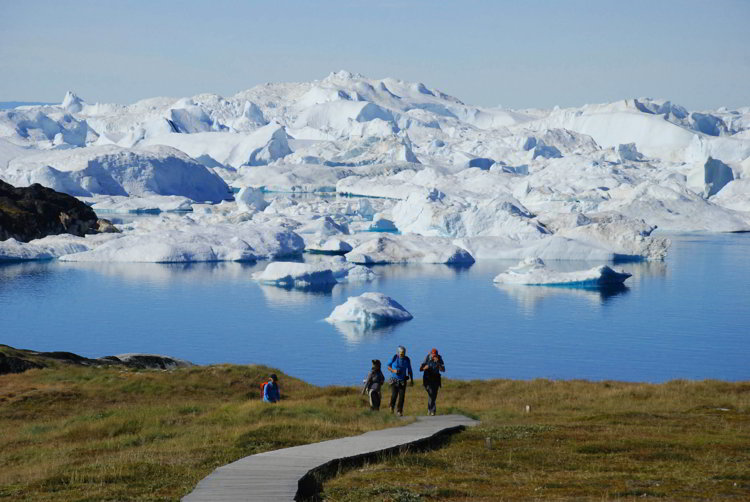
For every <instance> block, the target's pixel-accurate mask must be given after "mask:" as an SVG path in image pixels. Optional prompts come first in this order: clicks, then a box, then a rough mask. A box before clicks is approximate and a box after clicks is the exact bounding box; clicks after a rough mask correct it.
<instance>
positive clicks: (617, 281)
mask: <svg viewBox="0 0 750 502" xmlns="http://www.w3.org/2000/svg"><path fill="white" fill-rule="evenodd" d="M630 276H631V274H628V273H625V272H615V271H614V270H612V269H611V268H609V267H608V266H606V265H601V266H599V267H594V268H591V269H589V270H579V271H576V272H555V271H552V270H549V269H547V267H546V266H545V264H544V261H543V260H541V259H539V258H526V259H524V260H523V261H521V263H519V264H518V265H516V266H515V267H511V268H509V269H508V270H507V271H506V272H503V273H501V274H499V275H497V276H496V277H495V279H494V280H493V282H495V283H496V284H524V285H527V286H564V287H570V288H601V287H608V286H620V285H622V283H624V282H625V280H626V279H627V278H628V277H630Z"/></svg>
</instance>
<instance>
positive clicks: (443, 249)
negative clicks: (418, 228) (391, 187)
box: [346, 235, 474, 265]
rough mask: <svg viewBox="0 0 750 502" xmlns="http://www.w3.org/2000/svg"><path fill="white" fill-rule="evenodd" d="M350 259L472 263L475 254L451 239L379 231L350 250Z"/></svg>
mask: <svg viewBox="0 0 750 502" xmlns="http://www.w3.org/2000/svg"><path fill="white" fill-rule="evenodd" d="M346 259H347V261H350V262H352V263H361V264H365V265H374V264H384V263H445V264H448V265H470V264H472V263H474V257H472V256H471V254H470V253H469V252H468V251H466V250H465V249H463V248H460V247H458V246H456V245H455V244H453V243H451V241H450V239H444V238H434V237H432V238H427V237H423V236H421V235H379V236H378V237H376V238H373V239H370V240H368V241H365V242H363V243H362V244H360V245H359V246H357V247H355V248H354V249H352V250H351V251H350V252H349V253H347V254H346Z"/></svg>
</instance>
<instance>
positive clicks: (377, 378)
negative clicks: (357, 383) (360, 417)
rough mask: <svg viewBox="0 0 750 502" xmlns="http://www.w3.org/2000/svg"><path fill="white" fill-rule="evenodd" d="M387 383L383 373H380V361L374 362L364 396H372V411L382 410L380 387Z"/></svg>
mask: <svg viewBox="0 0 750 502" xmlns="http://www.w3.org/2000/svg"><path fill="white" fill-rule="evenodd" d="M383 382H385V377H384V376H383V372H382V371H380V359H373V360H372V369H371V370H370V373H369V374H368V375H367V379H366V380H365V386H364V388H363V389H362V394H365V393H367V394H368V395H369V396H370V409H371V410H373V411H378V410H379V409H380V387H381V386H382V385H383Z"/></svg>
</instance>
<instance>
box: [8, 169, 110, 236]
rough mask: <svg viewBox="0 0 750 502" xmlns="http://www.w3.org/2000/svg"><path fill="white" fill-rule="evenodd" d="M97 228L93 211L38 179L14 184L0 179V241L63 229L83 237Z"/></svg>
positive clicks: (52, 232)
mask: <svg viewBox="0 0 750 502" xmlns="http://www.w3.org/2000/svg"><path fill="white" fill-rule="evenodd" d="M96 230H97V217H96V213H95V212H94V210H93V209H91V208H90V207H89V206H87V205H86V204H84V203H83V202H81V201H79V200H78V199H76V198H75V197H72V196H70V195H67V194H64V193H60V192H56V191H55V190H52V189H51V188H46V187H43V186H42V185H40V184H38V183H35V184H33V185H31V186H29V187H25V188H16V187H14V186H13V185H9V184H8V183H5V182H3V181H0V241H4V240H6V239H10V238H14V239H16V240H18V241H21V242H28V241H30V240H33V239H40V238H42V237H45V236H47V235H55V234H63V233H68V234H73V235H78V236H81V237H82V236H83V235H85V234H87V233H94V232H96Z"/></svg>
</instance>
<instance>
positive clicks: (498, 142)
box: [0, 71, 750, 265]
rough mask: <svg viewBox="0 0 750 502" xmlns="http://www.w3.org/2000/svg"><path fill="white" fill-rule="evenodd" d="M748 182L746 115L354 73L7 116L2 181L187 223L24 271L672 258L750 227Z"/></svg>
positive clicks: (43, 252) (88, 244) (36, 250)
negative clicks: (460, 93) (538, 102)
mask: <svg viewBox="0 0 750 502" xmlns="http://www.w3.org/2000/svg"><path fill="white" fill-rule="evenodd" d="M749 176H750V107H745V108H741V109H737V110H727V109H719V110H687V109H685V108H684V107H681V106H679V105H678V104H675V103H671V102H669V101H665V100H654V99H645V98H638V99H625V100H622V101H618V102H614V103H606V104H597V105H585V106H582V107H578V108H566V109H559V108H555V109H550V110H541V109H529V110H507V109H501V108H489V107H480V106H472V105H469V104H466V103H465V102H464V101H462V100H460V99H458V98H455V97H452V96H449V95H447V94H445V93H443V92H441V91H439V90H438V89H436V88H434V87H430V86H428V85H425V84H423V83H419V82H405V81H402V80H398V79H394V78H384V79H371V78H367V77H365V76H362V75H360V74H356V73H351V72H347V71H339V72H334V73H331V74H330V75H328V76H327V77H325V78H323V79H321V80H315V81H311V82H301V83H269V84H263V85H259V86H256V87H254V88H252V89H249V90H246V91H243V92H240V93H237V94H236V95H234V96H230V97H222V96H218V95H216V94H200V95H196V96H191V97H183V98H151V99H146V100H142V101H139V102H137V103H134V104H130V105H115V104H101V103H96V104H91V103H88V102H86V101H85V99H82V98H81V97H79V96H77V95H75V94H74V93H72V92H70V93H68V94H66V95H65V97H64V99H63V101H62V103H61V104H60V105H40V106H22V107H18V108H15V109H10V110H2V111H0V179H3V180H4V181H7V182H9V183H11V184H14V185H20V186H23V185H28V184H31V183H42V184H44V185H47V186H50V187H52V188H54V189H56V190H59V191H63V192H66V193H69V194H72V195H75V196H78V197H80V198H82V199H83V200H85V201H86V202H87V203H89V204H92V205H93V207H94V209H95V210H98V211H101V212H107V213H108V214H111V213H116V212H149V213H158V212H169V211H181V212H188V211H191V210H192V212H191V213H190V214H191V215H190V216H185V215H184V214H182V215H181V216H179V215H174V214H173V215H172V216H170V217H166V216H164V217H160V218H156V219H154V220H153V221H151V222H149V223H142V224H135V225H120V226H121V229H122V230H123V234H121V235H119V236H118V237H117V238H113V239H112V240H111V241H106V242H104V241H102V242H100V241H95V240H90V239H85V244H82V243H77V244H76V246H74V247H70V246H68V245H67V244H66V245H63V246H60V245H57V244H55V245H54V246H51V247H50V245H49V244H47V243H42V244H34V243H30V244H28V246H36V247H29V248H28V249H25V246H27V245H23V244H19V245H16V244H13V245H12V246H11V245H10V244H8V245H7V246H6V248H7V249H6V251H7V256H13V257H16V258H17V259H22V258H19V257H26V258H27V259H32V258H33V257H46V258H54V257H58V256H60V255H61V254H63V255H64V256H65V257H64V259H66V260H97V261H101V260H104V261H108V260H116V261H192V260H211V261H214V260H253V259H263V258H275V257H280V256H286V255H293V256H298V255H299V254H300V253H301V252H302V251H303V250H306V251H308V252H318V253H331V254H344V255H345V256H346V258H345V259H346V260H347V261H348V262H350V263H359V264H376V263H415V262H419V263H426V262H427V263H448V264H462V265H466V264H470V263H472V262H473V261H474V260H477V259H489V258H516V259H521V258H523V257H525V256H534V257H539V258H543V259H545V260H559V259H594V260H605V261H610V260H630V259H650V260H659V259H663V258H664V256H665V255H666V253H667V249H668V247H669V241H668V240H667V239H664V238H663V237H660V236H658V235H656V234H653V232H654V230H656V229H657V228H658V229H659V230H664V231H696V230H697V231H721V232H735V231H749V230H750V193H749V192H750V187H749V186H748V184H747V179H748V177H749ZM233 192H234V193H236V194H237V196H236V201H234V202H233V201H232V199H233V198H234V196H233ZM274 192H289V193H295V194H299V193H304V192H316V193H323V194H338V195H341V196H343V195H347V196H356V197H364V198H353V199H348V198H344V197H338V198H337V197H310V198H305V199H300V198H296V197H288V196H287V195H283V194H279V193H274ZM381 231H386V232H389V233H388V234H381V233H378V232H381ZM274 243H275V244H274ZM19 246H20V248H19ZM11 247H12V249H11ZM21 248H24V249H21ZM84 248H85V249H84ZM73 251H76V252H73ZM79 255H80V256H79Z"/></svg>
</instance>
